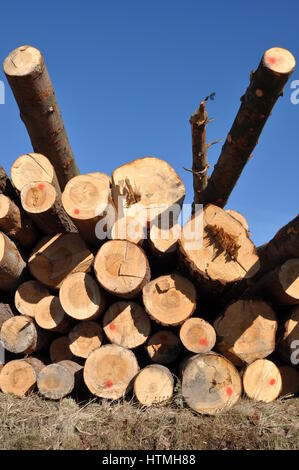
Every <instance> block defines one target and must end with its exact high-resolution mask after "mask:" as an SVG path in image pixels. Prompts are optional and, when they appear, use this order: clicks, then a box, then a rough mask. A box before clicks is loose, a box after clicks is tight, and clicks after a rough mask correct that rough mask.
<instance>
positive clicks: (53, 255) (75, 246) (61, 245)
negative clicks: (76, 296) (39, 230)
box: [28, 233, 94, 289]
mask: <svg viewBox="0 0 299 470" xmlns="http://www.w3.org/2000/svg"><path fill="white" fill-rule="evenodd" d="M93 259H94V257H93V254H92V253H91V251H90V250H89V249H88V248H87V246H86V244H85V242H84V241H83V240H82V238H81V237H80V235H79V234H78V233H65V234H62V233H58V234H57V235H54V236H48V237H44V238H42V239H41V240H40V241H39V243H38V244H37V245H36V247H35V248H34V250H33V252H32V254H31V256H30V258H29V260H28V266H29V270H30V272H31V274H32V276H33V277H35V279H37V280H38V281H40V282H41V283H42V284H44V285H45V286H47V287H51V288H53V289H59V287H60V285H61V283H62V281H63V280H64V279H65V278H66V277H67V276H68V275H69V274H71V273H75V272H88V271H90V269H91V265H92V263H93Z"/></svg>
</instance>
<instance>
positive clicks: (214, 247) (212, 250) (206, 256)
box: [179, 204, 259, 297]
mask: <svg viewBox="0 0 299 470" xmlns="http://www.w3.org/2000/svg"><path fill="white" fill-rule="evenodd" d="M179 249H180V261H181V265H182V267H183V269H184V270H186V271H187V272H188V274H189V275H190V276H191V278H193V279H194V280H195V281H196V283H197V284H198V287H199V288H200V289H201V291H202V292H203V293H205V294H206V295H208V296H209V297H212V296H214V295H221V294H223V293H224V292H225V291H226V290H228V289H229V288H230V287H231V286H233V285H235V284H236V283H240V282H241V281H243V280H245V279H249V278H251V277H253V276H254V274H255V273H256V272H257V271H258V270H259V258H258V255H257V252H256V248H255V246H254V244H253V243H252V241H251V240H250V238H249V236H248V232H247V230H246V229H245V228H244V227H243V225H241V224H240V222H238V221H237V220H236V219H235V218H234V217H232V216H231V215H230V214H228V213H227V212H226V211H224V210H223V209H221V208H220V207H217V206H214V205H212V204H209V205H207V206H205V207H204V209H203V211H199V212H197V213H196V214H194V216H193V217H192V218H191V219H190V220H189V221H188V222H187V223H186V224H185V225H184V227H183V230H182V236H181V239H180V240H179Z"/></svg>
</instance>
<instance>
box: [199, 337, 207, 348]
mask: <svg viewBox="0 0 299 470" xmlns="http://www.w3.org/2000/svg"><path fill="white" fill-rule="evenodd" d="M199 344H200V345H201V346H207V345H208V340H207V338H201V339H200V340H199Z"/></svg>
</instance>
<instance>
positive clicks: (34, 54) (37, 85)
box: [3, 45, 79, 189]
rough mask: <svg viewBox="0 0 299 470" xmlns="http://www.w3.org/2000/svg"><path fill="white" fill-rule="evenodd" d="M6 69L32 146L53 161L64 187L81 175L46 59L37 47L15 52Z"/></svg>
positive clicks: (23, 48)
mask: <svg viewBox="0 0 299 470" xmlns="http://www.w3.org/2000/svg"><path fill="white" fill-rule="evenodd" d="M3 69H4V72H5V75H6V77H7V80H8V82H9V84H10V86H11V89H12V91H13V94H14V96H15V99H16V101H17V104H18V106H19V109H20V112H21V119H22V121H23V122H24V124H25V126H26V128H27V131H28V134H29V137H30V140H31V143H32V147H33V148H34V151H35V152H40V153H42V154H44V155H47V157H48V158H49V159H50V161H51V162H52V164H53V166H54V167H55V170H56V173H57V176H58V180H59V183H60V186H61V188H62V189H63V188H64V186H65V184H66V183H67V182H68V181H69V180H70V179H71V178H73V176H75V175H78V174H79V170H78V168H77V165H76V162H75V159H74V155H73V152H72V149H71V147H70V144H69V141H68V138H67V134H66V131H65V127H64V124H63V121H62V116H61V112H60V109H59V105H58V103H57V100H56V96H55V92H54V89H53V85H52V83H51V80H50V77H49V74H48V71H47V68H46V65H45V61H44V58H43V56H42V54H41V52H40V51H39V50H38V49H35V48H34V47H31V46H27V45H25V46H21V47H18V48H17V49H15V50H14V51H12V52H11V53H10V54H9V55H8V57H7V58H6V59H5V61H4V63H3Z"/></svg>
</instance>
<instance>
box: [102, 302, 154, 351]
mask: <svg viewBox="0 0 299 470" xmlns="http://www.w3.org/2000/svg"><path fill="white" fill-rule="evenodd" d="M103 328H104V332H105V334H106V336H107V338H108V339H109V341H110V342H111V343H114V344H118V345H119V346H123V347H124V348H128V349H133V348H137V347H138V346H141V345H142V344H144V343H145V342H146V340H147V339H148V337H149V335H150V332H151V322H150V319H149V317H148V316H147V314H146V312H145V310H144V309H143V308H142V307H141V306H140V305H138V304H137V303H135V302H132V301H127V302H126V301H121V302H116V303H114V304H112V305H111V306H110V307H109V308H108V310H107V311H106V313H105V315H104V318H103Z"/></svg>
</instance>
